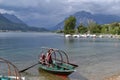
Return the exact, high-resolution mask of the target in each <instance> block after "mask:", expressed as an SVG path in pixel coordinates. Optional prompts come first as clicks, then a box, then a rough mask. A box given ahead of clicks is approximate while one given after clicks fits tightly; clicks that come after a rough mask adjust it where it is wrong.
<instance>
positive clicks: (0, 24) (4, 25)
mask: <svg viewBox="0 0 120 80" xmlns="http://www.w3.org/2000/svg"><path fill="white" fill-rule="evenodd" d="M0 31H38V32H41V31H48V30H47V29H44V28H38V27H30V26H28V25H27V24H25V23H24V22H23V21H22V20H20V19H19V18H18V17H16V16H15V15H10V14H0Z"/></svg>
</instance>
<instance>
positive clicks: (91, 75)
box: [0, 32, 120, 80]
mask: <svg viewBox="0 0 120 80" xmlns="http://www.w3.org/2000/svg"><path fill="white" fill-rule="evenodd" d="M41 47H51V48H58V49H61V50H64V51H65V52H67V53H68V55H69V58H70V61H71V62H73V63H75V64H78V65H79V67H78V68H77V71H76V72H74V73H72V74H71V75H69V76H68V78H66V79H65V80H102V79H104V78H105V77H107V76H111V75H114V74H117V73H120V40H119V39H112V38H75V39H65V38H64V36H63V35H62V34H55V33H35V32H26V33H24V32H1V33H0V57H2V58H5V59H7V60H9V61H11V62H12V63H14V64H15V65H16V66H17V67H18V68H19V69H20V70H22V69H24V68H26V67H28V66H30V65H33V64H35V63H37V62H38V56H39V55H40V48H41ZM38 67H39V65H38V66H36V67H34V68H31V69H29V70H27V71H26V72H25V73H22V75H23V76H25V77H26V79H28V80H63V79H62V78H60V77H58V76H54V75H52V74H49V73H46V72H42V71H40V72H39V71H38Z"/></svg>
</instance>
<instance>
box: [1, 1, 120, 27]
mask: <svg viewBox="0 0 120 80" xmlns="http://www.w3.org/2000/svg"><path fill="white" fill-rule="evenodd" d="M83 10H84V11H88V12H91V13H93V14H94V13H102V14H113V15H120V0H0V12H1V13H9V14H15V15H16V16H17V17H19V18H20V19H21V20H23V21H24V22H26V23H27V24H29V25H32V26H37V27H52V26H54V25H56V24H57V23H59V22H60V21H62V20H63V19H64V18H65V17H67V16H69V15H70V14H73V13H75V12H78V11H83Z"/></svg>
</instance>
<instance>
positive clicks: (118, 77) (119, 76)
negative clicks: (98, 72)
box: [104, 73, 120, 80]
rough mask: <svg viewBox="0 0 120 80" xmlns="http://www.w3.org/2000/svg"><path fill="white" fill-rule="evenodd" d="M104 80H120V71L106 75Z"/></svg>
mask: <svg viewBox="0 0 120 80" xmlns="http://www.w3.org/2000/svg"><path fill="white" fill-rule="evenodd" d="M104 80H120V73H118V74H115V75H112V76H109V77H106V78H105V79H104Z"/></svg>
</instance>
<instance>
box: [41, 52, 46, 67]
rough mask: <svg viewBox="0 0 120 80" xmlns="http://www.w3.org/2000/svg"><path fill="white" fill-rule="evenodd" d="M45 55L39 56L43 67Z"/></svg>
mask: <svg viewBox="0 0 120 80" xmlns="http://www.w3.org/2000/svg"><path fill="white" fill-rule="evenodd" d="M45 57H46V56H45V55H44V54H43V53H42V54H41V56H40V63H42V64H43V65H45Z"/></svg>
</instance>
